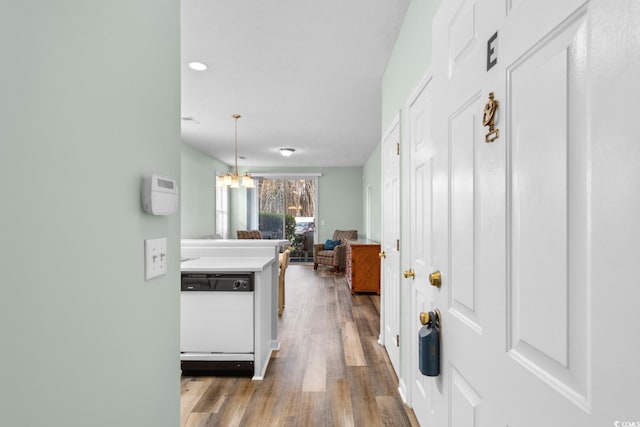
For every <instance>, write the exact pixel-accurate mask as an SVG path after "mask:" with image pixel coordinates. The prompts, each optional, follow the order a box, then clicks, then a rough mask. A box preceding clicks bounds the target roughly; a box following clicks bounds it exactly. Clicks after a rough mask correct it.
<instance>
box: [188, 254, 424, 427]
mask: <svg viewBox="0 0 640 427" xmlns="http://www.w3.org/2000/svg"><path fill="white" fill-rule="evenodd" d="M286 284H287V288H286V306H285V310H284V313H283V315H282V318H281V319H280V324H279V327H280V342H281V349H280V351H278V352H274V354H273V356H272V359H271V363H270V364H269V368H268V370H267V374H266V376H265V379H264V381H251V379H250V378H249V377H182V380H181V390H180V412H181V414H180V415H181V416H180V419H181V426H417V425H418V423H417V421H416V420H415V416H414V414H413V411H412V410H411V409H409V408H407V407H406V406H404V405H403V404H402V400H401V398H400V396H399V394H398V391H397V388H398V384H397V378H396V375H395V373H394V372H393V368H392V367H391V363H390V362H389V358H388V356H387V353H386V351H385V349H384V348H383V347H382V346H380V345H379V344H378V335H379V326H380V320H379V309H380V297H379V296H378V295H367V294H364V295H354V296H351V294H350V292H349V289H348V286H347V284H346V281H345V279H344V275H343V274H335V273H333V272H332V271H331V270H329V269H322V268H321V269H319V270H318V271H315V272H314V270H313V267H312V266H311V265H290V266H289V268H288V269H287V276H286Z"/></svg>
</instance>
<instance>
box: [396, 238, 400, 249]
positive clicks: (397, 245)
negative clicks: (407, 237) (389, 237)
mask: <svg viewBox="0 0 640 427" xmlns="http://www.w3.org/2000/svg"><path fill="white" fill-rule="evenodd" d="M396 250H397V251H400V239H397V240H396Z"/></svg>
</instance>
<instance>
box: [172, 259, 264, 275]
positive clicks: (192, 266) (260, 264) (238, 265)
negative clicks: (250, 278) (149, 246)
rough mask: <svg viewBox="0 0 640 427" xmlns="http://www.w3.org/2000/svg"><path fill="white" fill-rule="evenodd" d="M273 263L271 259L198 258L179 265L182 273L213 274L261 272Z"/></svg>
mask: <svg viewBox="0 0 640 427" xmlns="http://www.w3.org/2000/svg"><path fill="white" fill-rule="evenodd" d="M272 262H275V258H273V257H199V258H192V259H188V260H186V261H182V262H181V263H180V270H181V271H184V272H197V271H210V272H213V273H225V272H239V271H262V270H264V268H265V267H266V266H268V265H269V264H271V263H272Z"/></svg>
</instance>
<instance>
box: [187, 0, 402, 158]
mask: <svg viewBox="0 0 640 427" xmlns="http://www.w3.org/2000/svg"><path fill="white" fill-rule="evenodd" d="M409 2H410V0H340V1H338V0H315V1H314V0H279V1H276V0H272V1H267V0H226V1H223V0H182V6H181V13H182V18H181V19H182V29H181V33H182V63H181V72H182V116H183V117H193V118H195V119H196V120H197V121H198V122H199V123H196V122H195V121H185V120H183V121H182V139H183V141H184V142H186V143H188V144H191V145H193V146H194V147H196V148H198V149H200V150H202V151H204V152H206V153H208V154H210V155H211V156H213V157H215V158H217V159H219V160H221V161H223V162H224V163H227V164H231V165H232V164H233V162H234V140H233V138H234V123H233V121H234V120H233V118H232V117H231V116H232V115H233V114H234V113H238V114H241V115H242V118H241V119H239V121H238V146H239V148H238V150H239V153H238V154H239V156H241V157H242V156H244V157H246V159H245V160H243V159H240V160H239V161H238V164H239V166H240V168H241V169H242V168H243V167H248V168H253V169H254V170H255V167H260V166H265V167H266V166H294V167H295V166H361V165H364V164H365V162H366V161H367V159H368V158H369V156H370V155H371V153H372V151H373V149H374V148H375V146H376V145H377V144H378V143H379V142H380V136H381V135H380V133H381V132H380V116H381V110H380V108H381V107H380V105H381V102H380V100H381V81H382V75H383V73H384V69H385V67H386V64H387V62H388V60H389V56H390V54H391V50H392V49H393V45H394V43H395V40H396V37H397V34H398V31H399V29H400V26H401V24H402V20H403V18H404V15H405V12H406V10H407V7H408V4H409ZM192 61H199V62H203V63H205V64H207V65H208V67H209V68H208V69H207V70H206V71H201V72H199V71H194V70H191V69H190V68H189V67H188V66H187V64H188V63H189V62H192ZM281 147H292V148H295V149H296V152H295V154H294V155H293V156H292V157H289V158H284V157H282V156H280V154H279V149H280V148H281Z"/></svg>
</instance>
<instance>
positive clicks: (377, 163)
mask: <svg viewBox="0 0 640 427" xmlns="http://www.w3.org/2000/svg"><path fill="white" fill-rule="evenodd" d="M380 150H381V144H378V145H377V146H376V148H375V150H374V151H373V153H371V156H369V159H368V160H367V163H366V164H365V165H364V168H363V170H364V188H363V211H362V212H363V213H362V215H363V216H362V217H363V218H364V219H365V221H364V222H365V227H366V218H367V212H366V211H367V206H366V200H367V192H368V191H367V189H368V188H369V187H371V192H370V193H369V194H370V195H371V201H370V203H369V204H370V210H371V212H370V213H369V215H370V216H369V220H370V221H371V235H370V236H366V237H367V238H368V239H371V240H375V241H376V242H380V241H382V223H381V217H382V158H381V157H380ZM365 229H366V228H365Z"/></svg>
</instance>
